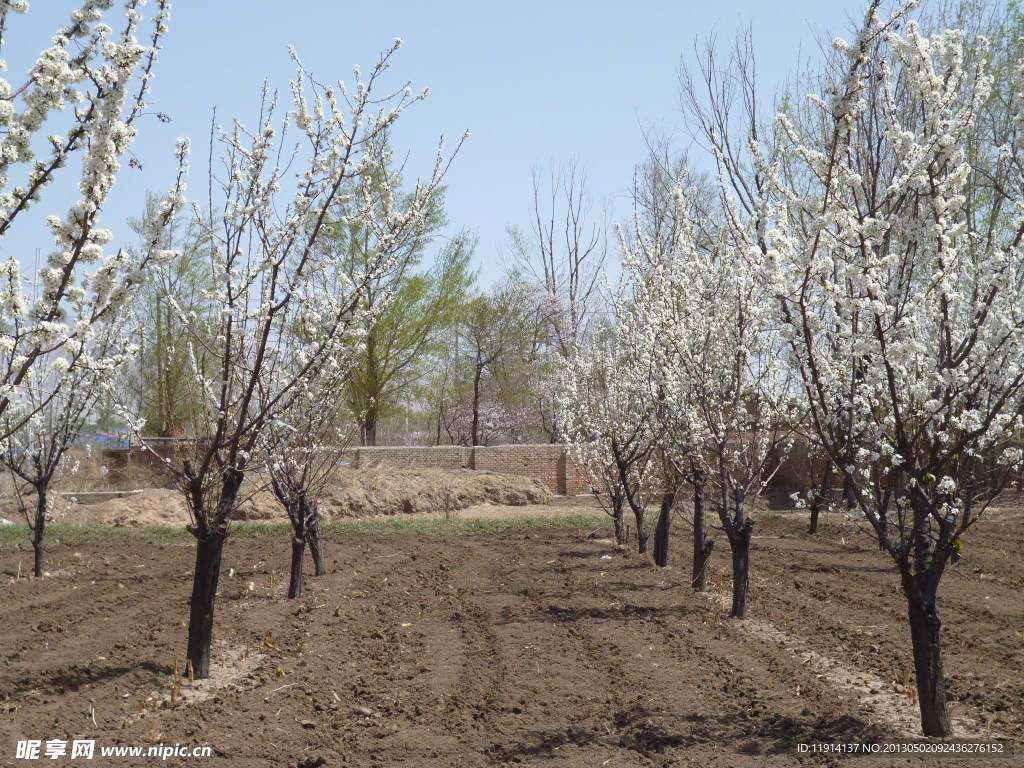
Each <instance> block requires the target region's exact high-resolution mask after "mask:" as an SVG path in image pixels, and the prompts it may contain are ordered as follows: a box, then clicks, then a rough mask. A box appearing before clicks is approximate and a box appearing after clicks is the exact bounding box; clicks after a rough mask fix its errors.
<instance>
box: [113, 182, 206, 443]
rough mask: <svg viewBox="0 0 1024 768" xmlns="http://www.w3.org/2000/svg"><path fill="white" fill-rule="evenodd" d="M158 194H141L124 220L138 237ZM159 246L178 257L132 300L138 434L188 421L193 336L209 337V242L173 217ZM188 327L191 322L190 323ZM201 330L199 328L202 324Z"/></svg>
mask: <svg viewBox="0 0 1024 768" xmlns="http://www.w3.org/2000/svg"><path fill="white" fill-rule="evenodd" d="M159 203H160V201H159V199H158V198H157V197H156V196H154V195H147V197H146V207H145V210H144V211H143V213H142V216H141V217H140V218H138V219H134V220H131V221H129V226H130V227H131V228H132V230H133V231H134V232H136V233H138V234H139V235H140V236H141V235H142V233H143V232H145V231H146V224H147V222H148V221H150V220H151V219H154V218H155V217H157V216H159ZM162 238H163V242H162V243H161V244H160V247H161V248H166V249H171V250H175V251H179V252H180V253H181V257H180V258H178V259H175V260H174V261H172V262H171V263H170V264H168V265H167V266H165V267H163V268H162V269H160V270H158V271H155V272H154V273H153V275H152V276H151V277H150V279H149V280H148V281H147V282H146V284H145V285H144V286H143V288H142V289H141V290H140V291H139V294H138V297H137V299H136V302H135V319H136V323H137V329H136V334H137V338H138V344H139V357H138V364H137V367H136V368H135V369H134V370H133V371H132V372H131V373H130V374H129V375H130V376H131V378H132V379H133V381H132V382H131V386H132V388H133V389H134V391H135V392H136V393H137V395H136V396H137V398H138V406H139V413H140V415H141V416H143V417H144V418H145V420H146V424H145V428H144V434H147V435H151V436H154V437H170V436H172V435H174V434H176V433H180V432H181V430H182V429H184V425H186V424H190V423H193V422H194V419H193V417H194V416H195V415H196V413H197V412H198V408H199V400H198V396H199V395H198V393H197V391H196V389H195V385H194V380H195V369H194V366H195V365H197V364H198V365H200V366H201V365H202V361H203V351H202V344H201V342H200V341H199V340H200V339H203V338H209V335H210V334H209V332H208V331H209V328H210V327H211V326H210V317H209V314H210V307H211V302H210V300H209V298H208V297H207V291H208V289H209V288H210V285H211V278H210V271H209V270H210V266H209V265H210V259H209V248H210V244H209V242H208V241H207V240H206V239H204V238H203V237H202V236H201V234H200V233H199V230H198V228H197V227H196V226H195V225H194V224H193V223H191V219H189V220H188V221H184V220H183V219H180V218H179V219H176V220H175V221H173V222H172V223H171V224H170V225H169V226H168V227H167V228H166V229H165V230H164V232H163V235H162ZM190 326H192V327H191V328H190ZM204 328H205V329H207V332H206V333H204V332H203V329H204Z"/></svg>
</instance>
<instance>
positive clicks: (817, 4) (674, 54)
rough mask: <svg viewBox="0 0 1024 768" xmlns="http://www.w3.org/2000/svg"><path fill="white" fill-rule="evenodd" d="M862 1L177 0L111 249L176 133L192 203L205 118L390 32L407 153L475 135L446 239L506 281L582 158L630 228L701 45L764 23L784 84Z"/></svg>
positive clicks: (38, 39) (763, 48) (761, 32)
mask: <svg viewBox="0 0 1024 768" xmlns="http://www.w3.org/2000/svg"><path fill="white" fill-rule="evenodd" d="M32 6H33V7H32V9H31V11H30V12H29V14H28V15H27V16H24V17H14V18H13V19H12V20H11V23H10V26H9V29H8V31H7V42H6V46H5V49H4V58H6V59H7V60H8V62H9V69H8V73H7V77H8V78H9V79H10V80H11V81H12V82H20V79H21V76H22V75H23V74H24V72H25V69H26V66H27V63H26V62H27V61H28V58H29V57H30V56H31V60H34V58H35V55H36V54H37V53H38V51H39V50H41V49H42V48H43V47H45V46H46V45H47V44H48V40H49V37H50V35H52V33H53V31H54V30H55V29H56V27H57V24H58V23H59V21H60V20H61V19H62V18H64V17H65V16H66V14H67V13H68V10H69V9H70V7H71V4H70V3H68V2H62V1H60V0H33V2H32ZM862 8H863V2H862V0H789V1H788V2H768V1H767V0H760V1H758V0H718V2H692V1H690V0H677V1H676V2H670V1H667V0H659V1H655V0H646V1H644V0H640V1H636V0H635V1H634V2H614V3H613V2H605V1H603V0H602V1H591V2H565V1H564V0H548V1H547V2H537V1H535V0H521V1H520V2H515V3H511V2H509V3H497V2H473V3H470V2H444V1H438V2H432V3H423V2H361V3H353V2H338V1H337V0H292V1H291V2H271V1H270V0H263V1H261V2H256V1H253V2H243V1H242V0H206V1H205V2H203V1H201V0H178V1H177V2H176V3H175V4H174V8H173V18H172V20H171V24H170V32H169V33H168V35H167V38H166V41H165V50H164V52H163V55H162V57H161V61H160V63H159V64H158V67H157V76H156V79H155V80H154V88H153V93H152V96H151V98H150V104H151V106H152V109H153V110H154V111H157V110H158V111H161V112H165V113H167V114H169V115H171V117H172V118H173V122H172V123H170V124H169V125H163V124H160V123H159V122H157V121H156V120H155V119H152V118H149V119H147V120H145V121H144V122H143V123H141V131H140V137H139V139H138V140H137V141H136V143H135V145H134V152H135V154H136V155H137V156H138V157H139V159H140V160H141V161H142V163H143V164H144V168H143V170H142V171H138V170H136V169H132V168H128V167H125V168H124V169H123V170H122V171H121V176H120V179H119V183H118V188H117V189H116V190H115V193H114V195H113V196H112V198H111V200H110V202H109V204H108V206H107V209H106V211H105V216H104V225H105V226H107V227H108V228H110V229H112V230H113V231H114V232H115V243H124V242H127V241H128V240H127V235H128V233H127V228H126V226H125V219H126V218H127V217H129V216H135V215H137V214H138V213H139V211H140V207H141V201H142V199H143V196H144V193H145V191H146V190H147V189H151V190H155V191H160V190H163V189H164V188H166V187H167V186H168V184H169V183H170V181H171V176H172V172H173V166H174V162H173V144H174V139H175V138H176V137H177V136H182V135H185V136H191V137H192V139H193V151H194V156H193V173H192V179H191V183H192V190H193V191H194V192H197V193H198V192H199V191H200V189H201V188H202V187H203V170H204V168H205V151H206V150H205V147H206V142H207V134H208V129H209V122H210V113H211V109H212V108H213V107H214V106H216V107H217V110H218V120H219V121H220V122H225V123H226V122H227V119H228V118H229V117H231V116H237V117H239V118H240V119H242V121H243V122H249V124H251V123H252V122H253V117H254V110H255V106H256V103H257V97H258V89H259V85H260V83H261V81H262V80H263V79H264V78H269V79H270V81H271V82H272V84H274V85H275V86H278V87H280V88H282V89H285V88H286V87H287V81H288V78H289V77H290V75H291V74H292V68H291V65H290V61H289V59H288V54H287V46H288V45H289V44H290V45H294V46H295V47H296V48H297V49H298V51H299V54H300V55H301V57H302V59H303V61H304V63H305V64H306V65H307V67H309V68H310V69H312V70H313V71H314V72H315V73H316V74H317V75H318V77H319V78H321V79H322V80H323V79H326V80H337V79H339V78H341V79H350V77H351V69H352V65H354V64H357V63H358V64H360V65H361V66H362V67H363V69H364V71H365V70H366V69H367V68H368V67H369V66H370V65H371V64H372V63H373V62H374V61H375V60H376V57H377V55H378V53H379V52H380V51H381V50H382V49H384V48H385V47H387V45H388V44H389V43H390V41H391V40H392V39H393V38H395V37H401V38H402V39H403V41H404V45H403V47H402V49H401V50H400V51H399V53H398V55H397V57H396V58H395V60H394V66H393V70H392V75H393V77H394V82H395V83H396V84H397V83H399V82H401V81H404V80H405V79H409V80H412V81H413V85H414V87H423V86H429V87H430V89H431V96H430V98H429V99H428V100H427V101H426V102H424V103H421V104H418V105H416V106H415V107H414V108H413V109H412V110H410V112H408V113H406V115H404V116H403V118H402V121H401V123H402V125H401V128H400V130H399V131H397V135H396V141H395V144H396V146H395V149H396V154H398V153H403V152H409V153H410V165H411V168H412V169H414V170H415V169H423V170H426V168H427V166H428V164H429V163H430V160H431V157H432V151H433V147H434V144H435V142H436V138H437V135H438V134H439V133H444V134H446V135H447V136H449V137H450V138H451V139H455V138H457V136H458V135H459V134H460V133H461V132H462V131H463V130H465V129H469V130H470V131H471V133H472V136H471V138H470V140H469V141H468V142H467V144H466V146H465V148H464V149H463V151H462V153H461V154H460V156H459V157H458V159H457V160H456V162H455V164H454V166H453V168H452V171H451V174H450V176H449V178H448V187H449V196H448V212H449V216H450V219H451V228H450V229H451V230H452V231H454V230H456V229H459V228H462V227H468V228H470V229H472V230H475V231H477V232H478V233H479V236H480V244H479V248H478V251H477V254H476V262H477V266H479V267H480V268H481V276H482V280H483V281H484V282H485V283H487V282H490V281H491V280H493V279H495V278H496V277H498V276H499V275H500V274H501V272H502V270H503V264H502V261H501V259H502V256H503V254H504V253H507V248H506V244H507V238H506V235H505V228H506V226H507V225H509V224H526V223H527V221H528V215H529V208H530V171H531V168H532V167H533V166H535V165H540V166H546V165H547V164H548V163H549V162H552V161H554V162H557V161H561V160H566V159H570V158H575V159H576V160H577V161H578V162H579V164H580V165H581V166H582V167H583V168H584V169H585V170H586V172H587V174H588V176H589V181H590V185H591V191H592V193H593V195H594V196H595V198H597V199H599V200H601V199H605V200H607V201H608V203H609V205H610V207H611V210H612V212H613V214H614V215H615V216H617V217H619V218H621V217H624V216H626V215H628V210H629V204H628V199H627V191H628V186H629V183H630V180H631V174H632V170H633V167H634V165H635V164H636V163H637V162H638V161H640V160H641V159H642V158H643V133H642V126H646V127H650V126H655V127H657V128H659V129H662V130H673V129H677V128H678V126H679V119H678V109H677V95H676V71H677V67H678V65H679V62H680V58H681V57H683V58H687V57H688V56H689V54H690V52H691V51H692V47H693V40H694V38H695V37H698V36H704V35H706V34H708V33H711V32H715V33H716V34H717V35H718V36H719V38H720V39H721V40H722V41H723V42H725V43H728V42H731V39H732V35H733V33H734V31H735V30H736V29H737V28H738V27H739V26H741V25H745V24H747V23H750V24H751V25H752V26H753V32H754V39H755V43H756V45H757V51H758V67H759V75H760V77H761V81H762V83H763V85H764V86H765V88H766V89H774V87H775V85H776V84H777V83H778V82H780V81H781V80H782V79H783V78H784V77H785V76H786V74H787V73H788V72H790V71H791V70H792V68H793V67H794V66H795V64H796V63H797V57H798V55H800V53H801V52H802V54H803V56H804V57H805V58H806V57H808V56H816V55H817V47H816V43H815V32H816V31H824V32H826V33H828V37H829V39H830V38H831V37H832V36H834V34H839V33H846V32H847V28H848V19H850V18H851V17H852V18H854V19H859V17H860V15H861V12H862ZM73 184H74V180H73V176H71V175H65V176H64V177H62V179H61V180H59V181H58V182H57V184H56V185H55V186H54V187H53V188H52V189H51V190H50V191H49V193H48V194H47V196H46V198H45V199H44V201H43V203H42V204H41V205H39V206H37V208H36V212H35V216H34V217H25V219H24V220H20V221H19V223H18V225H17V227H15V229H14V231H12V233H11V234H10V235H9V236H8V237H7V238H5V241H4V242H3V243H2V244H0V248H2V252H0V255H10V254H12V253H15V254H17V255H18V256H19V257H20V258H21V259H22V260H23V262H24V263H25V264H26V265H31V264H32V259H33V254H34V252H35V249H36V248H40V249H41V251H42V254H43V256H44V258H45V254H46V253H47V252H48V250H49V249H50V247H51V243H50V240H49V235H48V232H47V231H46V230H45V228H44V227H43V226H42V220H43V218H44V217H45V215H46V214H49V213H58V214H63V213H64V212H65V210H66V208H67V206H68V204H70V203H71V202H73V201H74V200H75V199H77V193H76V190H74V188H73Z"/></svg>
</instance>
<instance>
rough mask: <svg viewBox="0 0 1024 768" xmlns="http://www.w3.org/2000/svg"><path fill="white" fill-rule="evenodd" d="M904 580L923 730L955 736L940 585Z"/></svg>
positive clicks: (925, 733)
mask: <svg viewBox="0 0 1024 768" xmlns="http://www.w3.org/2000/svg"><path fill="white" fill-rule="evenodd" d="M903 582H904V592H905V593H906V597H907V609H908V615H909V618H910V639H911V642H912V644H913V648H914V675H915V677H916V680H917V698H918V702H919V705H920V708H921V730H922V733H923V734H924V735H925V736H943V737H944V736H952V735H953V727H952V725H951V724H950V722H949V709H948V708H947V706H946V678H945V675H944V674H943V670H942V638H941V635H940V630H941V628H942V622H941V621H940V619H939V607H938V603H937V601H936V593H937V591H938V584H937V583H935V584H929V583H927V582H926V581H925V579H924V577H920V576H918V577H915V576H904V577H903Z"/></svg>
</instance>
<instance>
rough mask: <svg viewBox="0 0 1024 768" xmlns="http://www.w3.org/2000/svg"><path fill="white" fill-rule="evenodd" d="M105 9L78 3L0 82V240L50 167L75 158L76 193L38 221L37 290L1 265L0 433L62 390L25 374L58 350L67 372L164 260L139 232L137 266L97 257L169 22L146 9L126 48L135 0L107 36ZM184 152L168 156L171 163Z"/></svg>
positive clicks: (2, 25) (53, 172)
mask: <svg viewBox="0 0 1024 768" xmlns="http://www.w3.org/2000/svg"><path fill="white" fill-rule="evenodd" d="M112 5H113V2H112V0H86V1H85V2H83V3H81V5H80V6H79V7H78V8H76V9H75V10H74V11H73V12H72V13H71V15H70V19H69V21H68V23H67V24H65V25H64V26H62V27H61V28H60V29H58V30H57V32H56V34H55V35H54V37H53V44H52V45H51V46H50V47H49V48H47V49H46V50H44V51H43V52H42V53H41V54H40V56H39V59H38V60H37V61H36V62H35V64H33V65H32V66H31V67H30V68H29V71H28V73H27V75H26V76H25V78H24V80H23V81H22V82H20V83H16V84H14V85H12V84H11V83H9V82H8V81H6V80H3V79H0V238H3V237H4V235H6V234H7V233H8V232H10V231H11V228H12V227H13V226H14V224H15V222H16V221H17V219H18V218H19V217H22V218H23V215H24V214H25V212H26V211H29V210H30V209H32V208H33V207H35V206H36V205H37V204H38V203H39V201H40V199H41V198H42V196H43V194H44V192H45V190H46V189H47V188H48V187H49V186H50V185H52V184H53V183H54V182H55V180H56V179H58V178H63V176H62V173H61V169H62V168H63V167H65V166H67V165H69V164H71V163H72V161H73V160H74V159H75V158H76V157H80V158H81V167H80V170H79V172H78V189H79V191H80V192H81V195H82V197H81V198H80V199H79V200H78V202H76V203H75V204H74V205H73V206H72V207H71V209H70V210H69V211H68V212H67V213H66V214H65V215H64V216H56V215H53V216H50V217H49V218H48V220H47V221H48V225H49V228H50V231H51V232H52V235H53V238H54V241H55V243H56V248H55V249H54V251H53V252H52V253H51V254H50V255H49V257H48V258H47V261H46V265H45V267H44V268H43V269H42V270H41V271H40V273H39V276H38V282H36V283H34V284H31V286H30V285H28V284H26V281H25V280H24V279H23V277H22V274H21V267H20V265H19V262H18V259H17V258H16V257H10V258H7V259H6V260H5V261H3V262H2V263H0V376H2V383H0V417H4V419H3V427H2V428H0V432H2V434H6V435H10V434H11V433H12V432H13V431H15V430H17V429H18V428H19V427H20V426H22V425H23V424H25V423H26V422H28V420H30V419H31V418H32V417H33V415H34V414H35V413H37V412H39V411H40V410H41V409H44V408H46V407H47V406H48V404H49V403H50V401H51V399H53V398H54V397H57V395H58V393H59V392H60V390H61V387H62V379H61V377H60V376H57V377H52V376H48V375H45V376H44V375H42V374H39V375H36V376H35V377H34V375H33V368H34V367H35V366H37V365H39V364H40V363H41V362H45V361H47V360H48V359H50V358H52V357H53V356H54V355H57V354H58V353H60V356H59V357H58V358H57V359H58V360H63V361H64V362H65V363H66V364H67V369H66V370H70V369H72V368H74V367H75V364H76V363H77V361H78V358H79V357H81V356H83V355H88V354H89V352H88V350H90V349H91V348H92V336H93V335H94V334H96V333H98V332H99V330H98V329H99V328H100V327H101V326H105V327H109V323H110V322H111V321H112V316H114V315H116V314H117V313H118V312H119V311H121V309H122V308H123V307H124V305H125V303H126V302H127V301H128V300H129V299H130V298H131V296H132V294H133V292H134V291H136V290H137V289H138V287H139V285H140V283H141V282H142V280H143V279H144V275H145V269H146V267H147V266H149V265H150V264H152V263H153V261H154V260H155V259H164V260H166V259H169V258H171V257H173V254H172V253H170V252H166V251H161V250H159V249H157V248H156V247H155V245H156V235H157V233H156V231H155V230H154V231H151V232H149V233H148V237H147V245H148V246H149V247H145V248H143V249H142V252H141V255H140V257H139V258H133V257H131V256H130V255H128V254H126V253H125V252H123V251H120V250H119V251H117V252H105V251H104V246H105V245H106V244H107V243H109V242H110V240H111V238H112V237H113V235H112V234H111V232H110V231H109V230H107V229H103V228H102V227H100V225H99V220H100V214H101V211H102V208H103V205H104V203H105V202H106V200H107V197H108V195H109V194H110V190H111V189H112V187H113V185H114V183H115V181H116V178H117V174H118V171H119V169H120V164H121V159H122V157H123V156H124V154H125V152H127V151H128V148H129V146H130V145H131V143H132V140H133V138H134V136H135V133H136V130H137V126H136V123H137V121H138V118H139V116H140V115H141V114H142V113H143V110H144V109H145V106H146V104H145V98H146V95H147V93H148V91H149V85H150V79H151V77H152V72H153V67H154V64H155V63H156V58H157V53H158V51H159V49H160V43H161V40H162V38H163V35H164V33H165V32H166V30H167V21H168V19H169V16H170V13H169V7H170V6H169V3H168V2H166V0H160V1H159V2H157V4H156V8H155V11H154V13H153V15H152V18H151V24H152V31H151V32H150V33H148V39H147V40H146V42H145V43H143V42H140V41H139V40H138V39H136V36H137V35H138V34H140V26H141V25H142V24H143V23H144V21H145V20H144V17H143V15H142V6H143V2H142V1H141V0H129V1H128V2H127V3H126V4H125V10H124V12H123V15H122V16H121V17H120V20H119V22H118V24H117V26H118V27H119V29H118V31H115V30H114V29H112V28H111V26H110V25H108V24H107V23H105V22H104V19H105V13H106V12H107V11H108V10H109V9H110V8H111V6H112ZM27 8H28V4H27V3H25V2H23V1H18V2H9V1H8V2H2V3H0V34H3V33H4V32H6V31H7V30H8V28H9V26H10V21H11V19H10V18H9V17H10V16H11V14H12V13H19V12H25V11H26V10H27ZM108 20H110V21H113V19H108ZM69 106H73V108H69ZM44 131H47V132H50V133H51V135H50V136H49V146H48V149H47V151H46V152H45V153H40V154H38V155H37V153H36V150H37V147H38V142H37V141H36V139H37V138H38V137H39V136H40V135H42V133H43V132H44ZM54 131H56V132H54ZM183 153H184V148H183V147H179V156H181V155H183ZM179 179H180V176H179ZM180 191H181V188H180V186H179V188H178V189H177V190H176V193H177V194H175V195H174V196H172V197H171V198H168V200H167V201H165V207H164V208H163V209H162V210H161V212H160V215H159V216H158V217H157V219H156V221H157V222H158V223H162V224H166V222H167V221H168V220H169V218H170V217H171V216H173V213H174V211H175V210H176V209H177V207H178V206H179V205H180V203H181V200H180ZM105 324H106V325H105ZM90 365H91V364H90ZM33 377H34V378H35V379H36V380H37V381H42V380H44V379H45V380H46V381H47V387H48V388H47V390H46V392H45V393H40V392H39V391H38V390H36V391H32V392H31V395H30V394H29V392H30V390H29V387H30V386H31V382H32V381H33ZM15 414H17V416H15Z"/></svg>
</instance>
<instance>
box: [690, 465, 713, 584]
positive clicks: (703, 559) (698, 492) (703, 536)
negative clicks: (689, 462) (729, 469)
mask: <svg viewBox="0 0 1024 768" xmlns="http://www.w3.org/2000/svg"><path fill="white" fill-rule="evenodd" d="M714 545H715V543H714V542H713V541H711V540H710V539H708V538H707V533H706V523H705V519H704V480H703V479H701V478H696V479H694V481H693V580H692V582H691V583H692V585H693V589H694V591H695V592H704V591H706V590H707V588H708V560H709V559H710V558H711V548H712V547H713V546H714Z"/></svg>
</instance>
